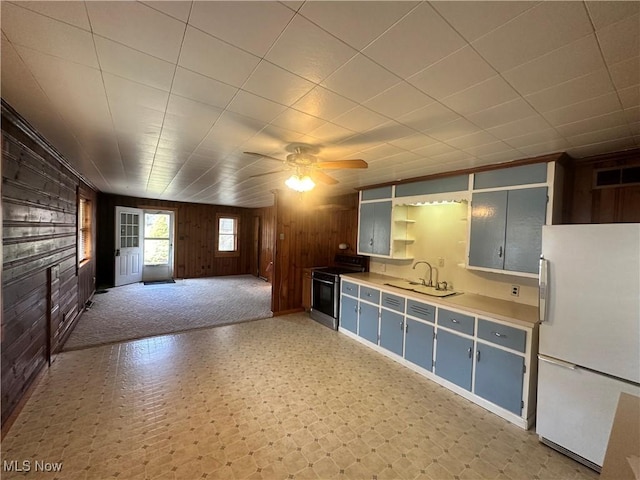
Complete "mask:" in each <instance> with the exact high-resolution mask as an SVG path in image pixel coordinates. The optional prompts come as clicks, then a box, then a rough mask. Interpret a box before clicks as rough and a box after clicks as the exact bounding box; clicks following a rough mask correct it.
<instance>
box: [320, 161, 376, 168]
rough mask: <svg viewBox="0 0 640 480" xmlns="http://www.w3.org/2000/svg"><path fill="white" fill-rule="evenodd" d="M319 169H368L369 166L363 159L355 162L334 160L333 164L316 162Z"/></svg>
mask: <svg viewBox="0 0 640 480" xmlns="http://www.w3.org/2000/svg"><path fill="white" fill-rule="evenodd" d="M314 165H315V166H316V167H318V168H326V169H332V168H335V169H337V168H367V167H368V166H369V165H368V164H367V162H365V161H364V160H361V159H354V160H334V161H333V162H316V163H315V164H314Z"/></svg>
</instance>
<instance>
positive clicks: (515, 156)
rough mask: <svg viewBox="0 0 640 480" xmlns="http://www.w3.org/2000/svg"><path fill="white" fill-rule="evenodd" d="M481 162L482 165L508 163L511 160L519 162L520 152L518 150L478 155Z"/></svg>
mask: <svg viewBox="0 0 640 480" xmlns="http://www.w3.org/2000/svg"><path fill="white" fill-rule="evenodd" d="M478 157H479V158H480V159H481V160H482V164H484V165H491V164H492V163H503V162H510V161H513V160H519V159H521V158H522V152H519V151H518V150H515V149H512V150H506V151H504V152H495V153H489V154H487V155H478Z"/></svg>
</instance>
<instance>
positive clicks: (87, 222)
mask: <svg viewBox="0 0 640 480" xmlns="http://www.w3.org/2000/svg"><path fill="white" fill-rule="evenodd" d="M89 258H91V202H90V201H89V200H87V199H86V198H80V201H79V202H78V263H82V262H84V261H85V260H88V259H89Z"/></svg>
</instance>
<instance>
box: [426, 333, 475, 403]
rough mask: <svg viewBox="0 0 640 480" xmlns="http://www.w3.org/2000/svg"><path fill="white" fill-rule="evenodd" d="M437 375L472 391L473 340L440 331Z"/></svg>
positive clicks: (437, 338)
mask: <svg viewBox="0 0 640 480" xmlns="http://www.w3.org/2000/svg"><path fill="white" fill-rule="evenodd" d="M436 342H437V344H436V367H435V374H436V375H438V376H439V377H442V378H444V379H445V380H448V381H450V382H451V383H454V384H456V385H458V386H459V387H462V388H464V389H465V390H469V391H471V371H472V370H473V340H472V339H469V338H466V337H463V336H461V335H456V334H455V333H450V332H448V331H446V330H442V329H438V333H437V336H436Z"/></svg>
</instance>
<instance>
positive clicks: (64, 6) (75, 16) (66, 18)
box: [2, 0, 91, 30]
mask: <svg viewBox="0 0 640 480" xmlns="http://www.w3.org/2000/svg"><path fill="white" fill-rule="evenodd" d="M2 3H3V4H5V3H7V2H2ZM17 5H19V6H21V7H23V8H27V9H29V10H32V11H34V12H38V13H41V14H42V15H45V16H47V17H50V18H53V19H55V20H59V21H61V22H64V23H68V24H70V25H73V26H75V27H79V28H82V29H83V30H91V26H90V25H89V17H88V16H87V10H86V8H85V6H84V2H67V1H51V0H49V1H28V2H25V1H21V2H19V3H17ZM3 9H4V6H3ZM3 13H4V12H3Z"/></svg>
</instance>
